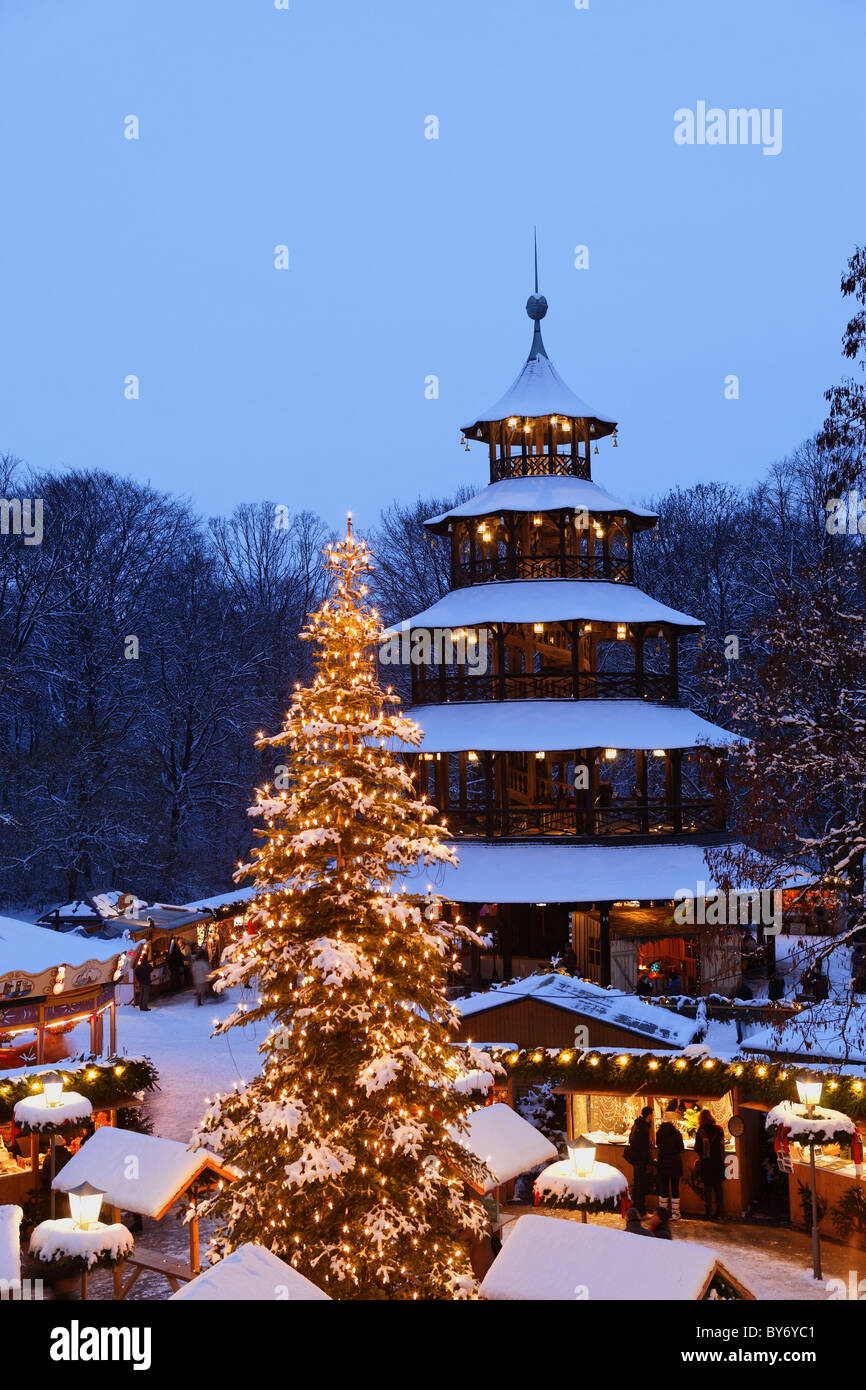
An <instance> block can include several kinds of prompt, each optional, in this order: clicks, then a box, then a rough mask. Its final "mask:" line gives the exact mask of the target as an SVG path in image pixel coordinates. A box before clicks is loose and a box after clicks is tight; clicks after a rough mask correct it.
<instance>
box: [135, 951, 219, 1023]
mask: <svg viewBox="0 0 866 1390" xmlns="http://www.w3.org/2000/svg"><path fill="white" fill-rule="evenodd" d="M213 964H214V963H213V962H212V961H211V959H210V957H209V955H208V952H207V951H206V950H205V949H204V948H201V949H199V950H195V951H194V950H193V949H192V947H191V946H190V944H189V942H187V941H178V939H177V937H172V939H171V944H170V945H169V948H168V954H167V956H166V957H165V965H166V969H167V971H168V979H169V986H168V991H167V992H168V993H169V994H179V993H180V991H181V990H183V989H192V990H193V992H194V994H195V1000H196V1005H197V1006H198V1007H199V1008H201V1006H202V1004H203V1003H204V1000H205V998H206V996H207V995H209V994H212V993H213V987H212V983H211V974H212V970H213ZM153 971H154V964H153V959H152V955H151V947H150V943H149V942H148V943H146V944H145V946H144V948H143V949H142V951H141V954H140V955H139V957H138V960H137V961H136V964H135V970H134V974H135V984H136V1002H137V1004H138V1007H139V1009H141V1011H142V1012H143V1013H150V1000H151V991H152V982H153Z"/></svg>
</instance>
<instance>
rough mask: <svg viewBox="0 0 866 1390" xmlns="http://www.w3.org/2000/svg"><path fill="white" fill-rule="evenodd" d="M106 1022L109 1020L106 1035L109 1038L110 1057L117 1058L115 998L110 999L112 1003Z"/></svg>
mask: <svg viewBox="0 0 866 1390" xmlns="http://www.w3.org/2000/svg"><path fill="white" fill-rule="evenodd" d="M108 1020H109V1034H108V1036H109V1047H110V1048H111V1056H112V1057H116V1056H117V999H116V998H115V999H112V1001H111V1005H110V1007H109V1010H108Z"/></svg>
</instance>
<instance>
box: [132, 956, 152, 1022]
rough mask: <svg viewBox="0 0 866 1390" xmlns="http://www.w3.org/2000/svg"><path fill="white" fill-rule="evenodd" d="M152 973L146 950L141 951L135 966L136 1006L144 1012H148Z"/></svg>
mask: <svg viewBox="0 0 866 1390" xmlns="http://www.w3.org/2000/svg"><path fill="white" fill-rule="evenodd" d="M152 974H153V966H152V965H151V963H150V957H149V956H148V954H147V952H146V951H144V952H143V953H142V956H141V959H140V960H139V962H138V964H137V966H136V967H135V983H136V984H137V985H138V1007H139V1008H140V1009H141V1012H142V1013H144V1014H149V1013H150V977H151V975H152Z"/></svg>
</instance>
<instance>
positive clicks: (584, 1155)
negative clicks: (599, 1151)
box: [566, 1134, 595, 1178]
mask: <svg viewBox="0 0 866 1390" xmlns="http://www.w3.org/2000/svg"><path fill="white" fill-rule="evenodd" d="M566 1142H567V1148H568V1152H569V1154H570V1156H571V1166H572V1168H573V1169H574V1171H575V1173H576V1174H577V1176H578V1177H579V1178H591V1177H592V1170H593V1168H594V1167H595V1144H593V1143H592V1141H591V1140H589V1139H587V1138H586V1135H584V1134H581V1135H579V1136H578V1137H577V1139H569V1140H567V1141H566Z"/></svg>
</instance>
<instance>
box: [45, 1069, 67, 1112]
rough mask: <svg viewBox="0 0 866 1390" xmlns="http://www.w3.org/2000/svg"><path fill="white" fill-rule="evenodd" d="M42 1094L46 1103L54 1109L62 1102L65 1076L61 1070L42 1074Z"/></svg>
mask: <svg viewBox="0 0 866 1390" xmlns="http://www.w3.org/2000/svg"><path fill="white" fill-rule="evenodd" d="M42 1094H43V1095H44V1097H45V1104H46V1105H47V1106H49V1108H51V1109H53V1108H54V1106H55V1105H59V1104H60V1098H61V1096H62V1095H63V1077H62V1076H61V1075H60V1073H59V1072H56V1071H46V1072H44V1073H43V1075H42Z"/></svg>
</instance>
